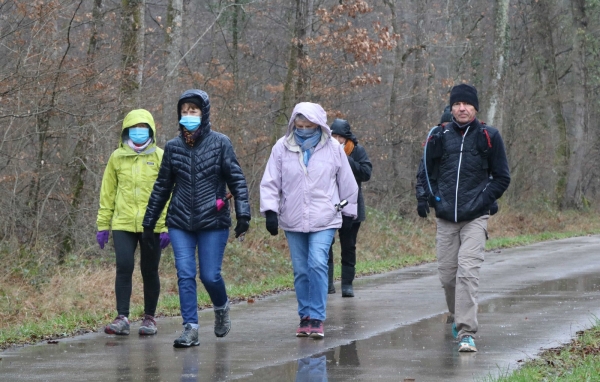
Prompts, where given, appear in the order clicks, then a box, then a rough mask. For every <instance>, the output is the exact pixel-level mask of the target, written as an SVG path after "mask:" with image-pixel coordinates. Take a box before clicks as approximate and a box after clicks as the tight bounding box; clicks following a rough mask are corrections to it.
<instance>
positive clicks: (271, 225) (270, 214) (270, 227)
mask: <svg viewBox="0 0 600 382" xmlns="http://www.w3.org/2000/svg"><path fill="white" fill-rule="evenodd" d="M265 217H266V218H267V222H266V226H267V231H269V233H270V234H271V235H273V236H277V234H278V233H279V229H278V227H279V219H277V213H276V212H275V211H267V212H265Z"/></svg>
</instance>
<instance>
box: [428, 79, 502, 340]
mask: <svg viewBox="0 0 600 382" xmlns="http://www.w3.org/2000/svg"><path fill="white" fill-rule="evenodd" d="M450 106H451V108H452V116H453V117H452V122H449V123H448V124H446V125H445V126H442V125H441V124H440V125H439V126H438V127H436V128H434V129H432V131H431V132H430V134H429V136H428V139H427V141H426V144H425V155H424V157H425V158H424V160H422V161H421V164H420V165H419V171H418V172H417V184H416V196H417V202H418V203H417V212H418V214H419V216H421V217H423V218H425V217H427V215H428V214H429V206H432V207H433V208H434V209H435V216H436V223H437V235H436V247H437V259H438V272H439V277H440V281H441V283H442V286H443V288H444V292H445V294H446V303H447V305H448V310H449V311H450V313H451V315H452V316H451V317H452V318H453V320H449V322H453V324H452V333H453V335H454V337H455V338H458V339H459V345H458V351H459V352H474V351H477V348H476V347H475V342H474V341H473V336H474V334H475V333H476V332H477V329H478V322H477V307H478V303H477V291H478V289H479V270H480V268H481V265H482V263H483V259H484V256H483V254H484V249H485V241H486V239H487V223H488V219H489V217H490V215H493V214H494V213H495V212H497V210H498V205H497V203H496V199H498V198H500V197H501V196H502V194H503V193H504V191H506V189H507V188H508V185H509V184H510V172H509V168H508V161H507V159H506V152H505V149H504V142H503V141H502V137H501V136H500V132H499V131H498V130H497V129H495V128H493V127H491V126H487V125H484V124H482V123H481V122H479V121H478V120H477V118H476V117H475V116H476V114H477V112H478V111H479V100H478V98H477V90H476V89H475V88H474V87H473V86H470V85H466V84H461V85H457V86H454V87H453V88H452V90H451V92H450Z"/></svg>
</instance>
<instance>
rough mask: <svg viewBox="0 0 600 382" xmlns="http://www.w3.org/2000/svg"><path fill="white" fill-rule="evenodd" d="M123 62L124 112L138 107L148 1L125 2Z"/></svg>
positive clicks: (122, 44) (122, 35)
mask: <svg viewBox="0 0 600 382" xmlns="http://www.w3.org/2000/svg"><path fill="white" fill-rule="evenodd" d="M121 7H122V8H121V62H122V68H123V80H122V87H121V89H122V92H123V97H124V99H123V106H124V111H125V110H128V109H132V108H134V107H138V105H139V104H140V91H141V88H142V80H143V75H144V32H145V27H146V22H145V20H144V14H145V8H146V0H123V2H122V6H121Z"/></svg>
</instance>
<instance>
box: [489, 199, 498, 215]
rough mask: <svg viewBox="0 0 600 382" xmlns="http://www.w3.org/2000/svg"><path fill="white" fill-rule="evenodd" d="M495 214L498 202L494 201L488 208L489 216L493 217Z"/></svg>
mask: <svg viewBox="0 0 600 382" xmlns="http://www.w3.org/2000/svg"><path fill="white" fill-rule="evenodd" d="M497 212H498V202H497V201H494V203H492V205H491V206H490V216H491V215H495V214H496V213H497Z"/></svg>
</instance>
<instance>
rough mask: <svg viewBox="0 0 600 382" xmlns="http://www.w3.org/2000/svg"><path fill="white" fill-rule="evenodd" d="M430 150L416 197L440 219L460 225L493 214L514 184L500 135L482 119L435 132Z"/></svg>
mask: <svg viewBox="0 0 600 382" xmlns="http://www.w3.org/2000/svg"><path fill="white" fill-rule="evenodd" d="M426 150H427V151H426V153H427V156H426V161H425V162H423V160H421V163H420V165H419V170H418V173H417V184H416V197H417V200H418V201H423V200H427V201H428V202H429V204H430V206H432V207H433V208H435V215H436V217H438V218H441V219H444V220H448V221H452V222H461V221H467V220H472V219H475V218H478V217H480V216H483V215H486V214H489V213H490V209H493V206H494V204H495V203H496V200H497V199H498V198H500V197H501V196H502V194H503V193H504V191H506V189H507V188H508V185H509V184H510V171H509V168H508V160H507V158H506V152H505V149H504V142H503V141H502V137H501V136H500V132H499V131H498V130H497V129H495V128H494V127H491V126H487V125H484V124H482V123H480V122H479V121H478V120H477V119H475V120H473V121H472V122H470V123H469V124H467V125H464V126H458V125H457V123H456V122H455V121H453V122H450V123H448V124H447V125H446V126H445V127H441V126H440V127H439V128H438V129H435V130H434V131H433V132H432V134H431V135H430V138H429V140H428V141H427V142H426ZM424 164H426V165H427V175H428V176H429V184H431V190H432V191H433V194H432V193H431V192H430V189H429V184H428V182H427V177H426V174H425V166H424Z"/></svg>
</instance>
